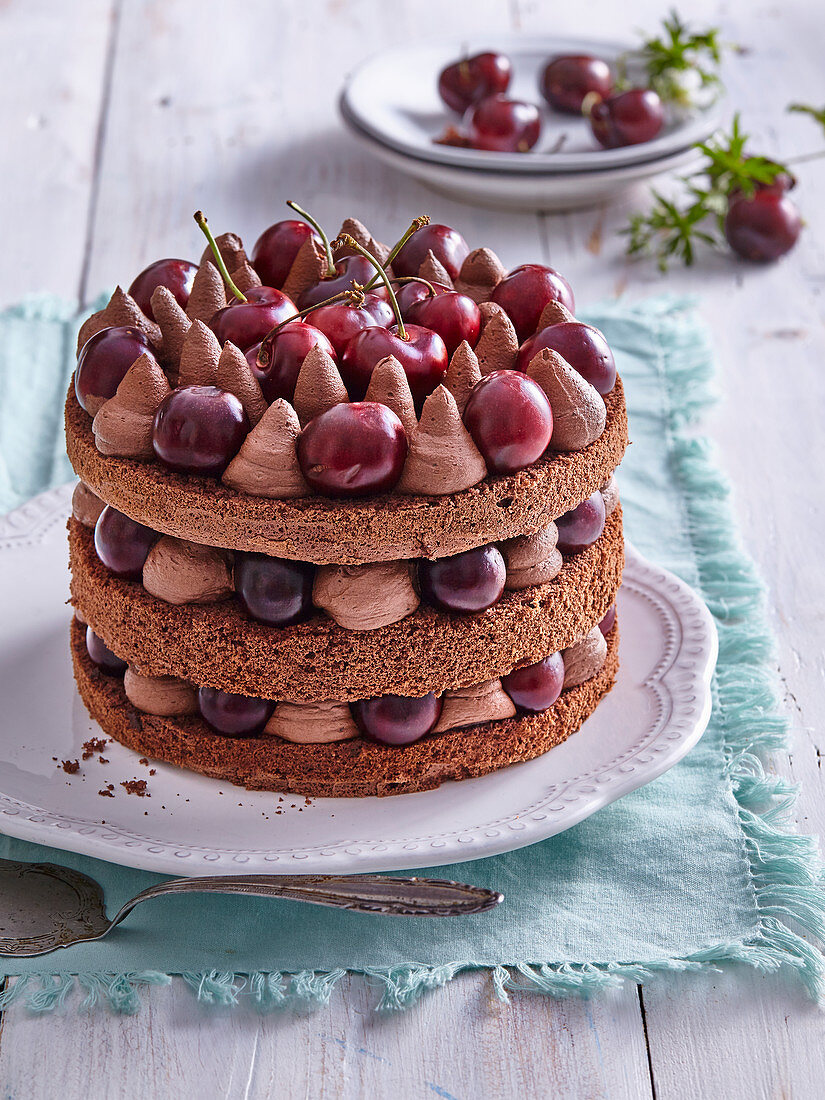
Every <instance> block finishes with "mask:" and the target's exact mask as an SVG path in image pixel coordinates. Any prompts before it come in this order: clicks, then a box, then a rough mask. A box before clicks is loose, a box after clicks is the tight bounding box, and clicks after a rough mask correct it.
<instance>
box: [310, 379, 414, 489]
mask: <svg viewBox="0 0 825 1100" xmlns="http://www.w3.org/2000/svg"><path fill="white" fill-rule="evenodd" d="M406 457H407V436H406V434H405V432H404V427H403V425H402V424H401V421H400V420H399V419H398V417H397V416H396V415H395V413H394V412H392V410H390V409H388V408H387V406H386V405H380V404H378V403H377V402H375V401H357V402H354V403H353V404H349V403H342V404H340V405H333V407H332V408H331V409H327V411H326V412H323V413H321V414H320V416H316V417H315V419H314V420H310V422H309V423H308V424H307V426H306V427H305V428H304V430H303V431H302V432H301V434H300V435H299V436H298V462H299V463H300V466H301V470H302V472H303V475H304V477H305V478H306V480H307V481H308V482H309V484H310V485H311V486H312V488H313V489H314V490H315V491H316V492H317V493H322V494H323V495H324V496H328V497H362V496H368V495H370V494H372V493H384V492H386V491H387V490H388V489H391V488H392V487H393V485H395V483H396V481H398V479H399V477H401V471H402V469H403V468H404V460H405V459H406Z"/></svg>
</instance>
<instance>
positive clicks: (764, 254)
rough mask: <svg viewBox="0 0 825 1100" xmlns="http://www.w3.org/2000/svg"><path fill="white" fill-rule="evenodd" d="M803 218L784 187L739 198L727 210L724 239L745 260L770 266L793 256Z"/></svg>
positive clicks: (765, 189) (767, 188) (764, 189)
mask: <svg viewBox="0 0 825 1100" xmlns="http://www.w3.org/2000/svg"><path fill="white" fill-rule="evenodd" d="M801 230H802V218H801V217H800V214H799V211H798V210H797V208H796V205H795V204H794V203H793V202H792V201H791V200H790V199H789V198H788V196H787V195H786V194H785V193H784V191H783V190H782V184H777V185H776V187H775V188H774V189H770V187H766V188H763V189H761V190H758V191H756V192H755V193H754V194H753V195H752V196H751V197H750V198H745V197H744V196H741V195H740V196H739V197H738V198H735V199H733V200H732V201H731V202H730V203H729V206H728V212H727V215H726V216H725V238H726V240H727V242H728V244H729V245H730V247H731V248H732V249H733V251H734V252H735V253H736V255H737V256H741V257H742V259H743V260H751V261H753V262H754V263H770V262H771V261H772V260H778V259H779V257H780V256H784V255H785V253H786V252H790V250H791V249H792V248H793V246H794V245H795V244H796V242H797V240H798V239H799V234H800V232H801Z"/></svg>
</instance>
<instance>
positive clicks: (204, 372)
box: [178, 320, 221, 386]
mask: <svg viewBox="0 0 825 1100" xmlns="http://www.w3.org/2000/svg"><path fill="white" fill-rule="evenodd" d="M220 357H221V346H220V344H219V343H218V340H217V337H216V336H215V333H214V332H213V331H212V329H211V328H209V327H208V325H205V324H204V323H203V321H199V320H196V321H193V322H192V327H191V328H190V329H189V332H187V334H186V338H185V340H184V341H183V350H182V351H181V356H180V374H179V378H178V384H179V385H181V386H214V385H216V384H217V383H216V382H215V378H216V374H217V369H218V360H219V359H220Z"/></svg>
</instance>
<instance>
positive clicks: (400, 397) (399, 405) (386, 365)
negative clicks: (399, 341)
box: [364, 355, 418, 439]
mask: <svg viewBox="0 0 825 1100" xmlns="http://www.w3.org/2000/svg"><path fill="white" fill-rule="evenodd" d="M364 400H365V401H377V402H378V403H379V404H381V405H386V406H387V408H388V409H392V411H393V412H394V413H395V415H396V416H397V417H398V419H399V420H400V421H401V423H402V424H403V425H404V431H405V432H406V433H407V438H408V439H409V438H410V436H411V435H412V434H413V432H414V431H415V429H416V428H417V427H418V417H417V416H416V415H415V403H414V402H413V395H412V392H411V390H410V383H409V381H408V379H407V374H406V371H405V370H404V368H403V367H402V366H401V364H400V363H399V362H398V360H397V359H396V358H395V356H394V355H385V356H384V358H383V359H380V360H379V361H378V362H377V363H376V364H375V367H374V368H373V372H372V375H371V377H370V384H369V385H368V386H367V392H366V395H365V396H364Z"/></svg>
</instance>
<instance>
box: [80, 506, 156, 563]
mask: <svg viewBox="0 0 825 1100" xmlns="http://www.w3.org/2000/svg"><path fill="white" fill-rule="evenodd" d="M157 537H158V535H157V533H156V532H155V531H153V530H152V528H151V527H145V526H144V525H143V524H142V523H137V522H136V521H135V520H133V519H130V518H129V517H128V516H124V514H123V512H118V511H117V509H116V508H113V507H112V506H111V504H107V505H106V507H105V508H104V509H103V511H102V512H101V513H100V515H99V516H98V519H97V523H96V524H95V552H96V553H97V556H98V558H99V559H100V561H102V562H103V564H104V565H105V566H106V568H107V569H109V570H110V571H111V572H112V573H115V574H116V575H117V576H118V577H128V578H138V577H140V576H141V574H142V573H143V563H144V562H145V561H146V558H147V557H148V555H149V551H150V550H151V549H152V546H153V545H154V543H155V540H156V539H157Z"/></svg>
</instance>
